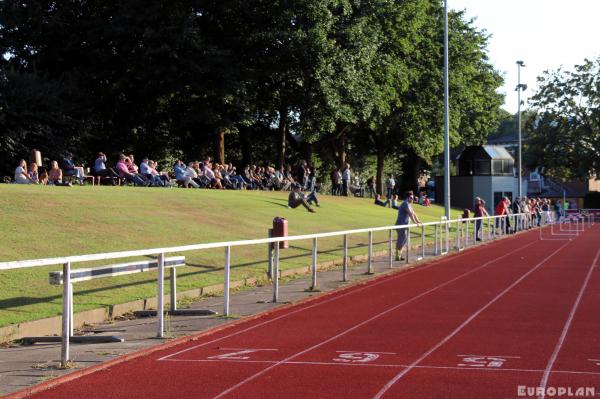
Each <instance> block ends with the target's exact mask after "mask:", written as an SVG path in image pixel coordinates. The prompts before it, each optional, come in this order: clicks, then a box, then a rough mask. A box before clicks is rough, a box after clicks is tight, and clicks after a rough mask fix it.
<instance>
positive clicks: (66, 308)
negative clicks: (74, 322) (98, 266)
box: [60, 262, 72, 367]
mask: <svg viewBox="0 0 600 399" xmlns="http://www.w3.org/2000/svg"><path fill="white" fill-rule="evenodd" d="M70 290H71V262H67V263H65V264H63V312H62V346H61V353H60V364H61V366H62V367H66V366H67V364H68V362H69V357H70V355H69V349H70V339H71V337H70V335H69V329H70V324H71V321H70V318H71V306H72V305H71V303H70V301H71V294H70Z"/></svg>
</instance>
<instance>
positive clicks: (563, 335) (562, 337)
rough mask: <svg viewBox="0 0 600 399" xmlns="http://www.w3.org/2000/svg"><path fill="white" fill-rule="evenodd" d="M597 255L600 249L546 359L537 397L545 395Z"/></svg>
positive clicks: (542, 398) (598, 253)
mask: <svg viewBox="0 0 600 399" xmlns="http://www.w3.org/2000/svg"><path fill="white" fill-rule="evenodd" d="M598 256H600V249H599V250H598V251H596V256H595V257H594V261H593V262H592V265H591V266H590V270H589V271H588V274H587V276H586V277H585V280H584V281H583V285H582V286H581V289H580V290H579V294H578V295H577V299H576V300H575V303H573V307H572V308H571V313H569V317H568V318H567V321H566V322H565V325H564V327H563V330H562V333H561V334H560V338H559V339H558V342H557V343H556V347H555V348H554V352H552V356H550V359H549V360H548V365H547V366H546V370H545V371H544V376H543V377H542V381H541V382H540V388H542V389H541V395H539V396H538V398H539V399H544V398H545V396H546V385H548V377H550V371H552V367H554V362H556V358H557V357H558V353H559V352H560V350H561V348H562V346H563V344H564V342H565V338H567V334H568V333H569V328H571V323H572V322H573V317H575V312H577V308H578V307H579V303H581V298H582V297H583V293H584V292H585V289H586V288H587V285H588V283H589V281H590V277H592V272H593V271H594V269H595V268H596V263H597V262H598Z"/></svg>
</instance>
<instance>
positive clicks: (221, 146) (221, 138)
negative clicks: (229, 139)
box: [215, 131, 225, 164]
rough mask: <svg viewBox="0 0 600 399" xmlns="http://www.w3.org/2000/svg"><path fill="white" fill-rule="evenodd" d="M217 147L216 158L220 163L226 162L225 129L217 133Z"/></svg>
mask: <svg viewBox="0 0 600 399" xmlns="http://www.w3.org/2000/svg"><path fill="white" fill-rule="evenodd" d="M215 149H216V151H215V152H216V155H217V156H216V159H217V162H218V163H220V164H224V163H225V132H224V131H220V132H218V133H217V137H216V142H215Z"/></svg>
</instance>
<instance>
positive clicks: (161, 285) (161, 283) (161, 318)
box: [156, 252, 165, 338]
mask: <svg viewBox="0 0 600 399" xmlns="http://www.w3.org/2000/svg"><path fill="white" fill-rule="evenodd" d="M156 302H157V305H156V316H158V326H157V334H156V336H157V337H158V338H163V337H164V336H165V312H164V307H165V254H164V253H162V252H161V253H160V254H158V298H157V301H156Z"/></svg>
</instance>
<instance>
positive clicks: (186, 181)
mask: <svg viewBox="0 0 600 399" xmlns="http://www.w3.org/2000/svg"><path fill="white" fill-rule="evenodd" d="M173 171H174V172H175V180H177V183H178V184H181V185H182V186H183V187H184V188H188V187H193V188H198V187H200V186H199V185H198V183H196V182H195V181H193V180H192V178H191V177H190V176H189V175H188V173H187V168H186V166H185V164H184V163H183V161H182V160H181V159H178V160H177V162H175V165H173Z"/></svg>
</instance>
